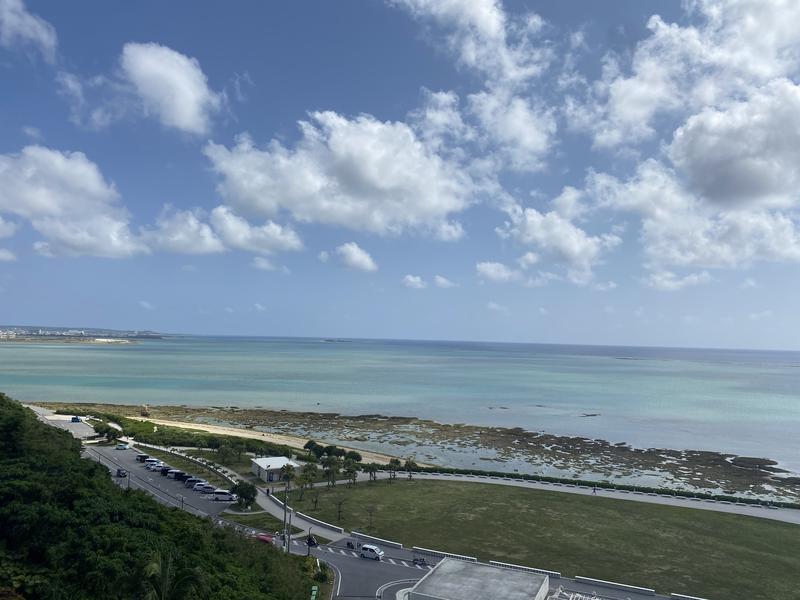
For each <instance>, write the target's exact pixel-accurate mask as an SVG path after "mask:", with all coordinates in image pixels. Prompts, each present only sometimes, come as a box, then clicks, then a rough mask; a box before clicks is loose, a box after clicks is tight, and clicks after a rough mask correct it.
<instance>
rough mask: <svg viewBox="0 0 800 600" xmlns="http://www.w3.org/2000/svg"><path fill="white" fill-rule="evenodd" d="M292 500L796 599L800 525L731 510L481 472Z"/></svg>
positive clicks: (464, 537) (682, 584) (437, 538)
mask: <svg viewBox="0 0 800 600" xmlns="http://www.w3.org/2000/svg"><path fill="white" fill-rule="evenodd" d="M290 504H291V505H292V506H293V507H294V508H296V509H298V510H300V511H302V512H304V513H307V514H310V515H312V516H314V517H316V518H319V519H322V520H324V521H327V522H330V523H337V524H339V525H342V526H343V527H345V528H347V529H358V530H360V531H364V532H367V533H370V534H372V535H376V536H378V537H382V538H386V539H392V540H397V541H400V542H403V543H404V544H406V545H409V546H411V545H417V546H425V547H429V548H436V549H441V550H446V551H449V552H455V553H460V554H467V555H470V556H476V557H478V558H479V559H481V560H490V559H491V560H499V561H504V562H510V563H516V564H522V565H528V566H534V567H539V568H544V569H551V570H555V571H561V572H562V573H564V574H565V575H583V576H587V577H595V578H599V579H607V580H612V581H620V582H623V583H628V584H632V585H641V586H647V587H654V588H656V589H657V590H659V591H661V592H669V593H671V592H678V593H683V594H688V595H694V596H702V597H706V598H790V597H794V596H795V595H796V593H797V590H798V589H800V526H797V525H789V524H784V523H780V522H777V521H769V520H766V519H758V518H753V517H744V516H740V515H734V514H726V513H719V512H712V511H706V510H697V509H689V508H677V507H669V506H661V505H656V504H646V503H641V502H633V501H626V500H616V499H611V498H604V497H600V496H582V495H577V494H568V493H561V492H548V491H539V490H529V489H524V488H515V487H510V486H501V485H490V484H480V483H460V482H441V481H426V480H408V478H403V477H399V478H397V479H396V480H394V482H392V483H390V482H389V481H388V480H381V481H375V482H362V483H358V484H357V485H354V486H352V487H346V486H336V487H335V488H326V487H324V486H318V487H316V488H314V490H313V491H312V492H310V493H309V492H306V493H305V495H304V498H303V500H302V501H301V500H300V494H299V492H294V493H293V496H292V497H291V498H290Z"/></svg>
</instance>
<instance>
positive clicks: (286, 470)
mask: <svg viewBox="0 0 800 600" xmlns="http://www.w3.org/2000/svg"><path fill="white" fill-rule="evenodd" d="M295 477H297V473H296V472H295V470H294V467H293V466H292V465H290V464H285V465H283V466H282V467H281V481H285V482H286V483H287V484H289V485H290V486H291V485H292V481H294V479H295Z"/></svg>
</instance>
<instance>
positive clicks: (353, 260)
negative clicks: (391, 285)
mask: <svg viewBox="0 0 800 600" xmlns="http://www.w3.org/2000/svg"><path fill="white" fill-rule="evenodd" d="M336 254H337V255H338V256H339V260H341V261H342V264H344V265H345V266H346V267H348V268H350V269H355V270H357V271H366V272H368V273H369V272H372V271H377V270H378V265H377V263H376V262H375V261H374V260H373V259H372V257H371V256H370V255H369V252H367V251H366V250H364V249H362V248H361V247H360V246H359V245H358V244H356V243H355V242H347V243H346V244H342V245H341V246H339V247H338V248H336Z"/></svg>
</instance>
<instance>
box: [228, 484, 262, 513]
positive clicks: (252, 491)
mask: <svg viewBox="0 0 800 600" xmlns="http://www.w3.org/2000/svg"><path fill="white" fill-rule="evenodd" d="M231 492H233V493H234V494H236V495H237V496H239V501H238V504H239V506H240V507H242V508H249V507H250V506H251V505H252V504H253V502H255V501H256V496H258V490H257V489H256V486H254V485H253V484H252V483H250V482H249V481H241V480H239V481H237V482H236V484H235V485H234V486H233V487H232V488H231Z"/></svg>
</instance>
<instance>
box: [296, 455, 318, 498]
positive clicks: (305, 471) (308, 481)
mask: <svg viewBox="0 0 800 600" xmlns="http://www.w3.org/2000/svg"><path fill="white" fill-rule="evenodd" d="M318 472H319V469H318V468H317V464H316V463H311V462H309V463H306V464H304V465H303V466H302V467H301V468H300V477H299V478H298V480H297V483H299V484H300V500H302V499H303V492H304V491H305V489H306V487H308V488H309V489H311V488H313V487H314V480H315V479H316V478H317V473H318Z"/></svg>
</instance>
